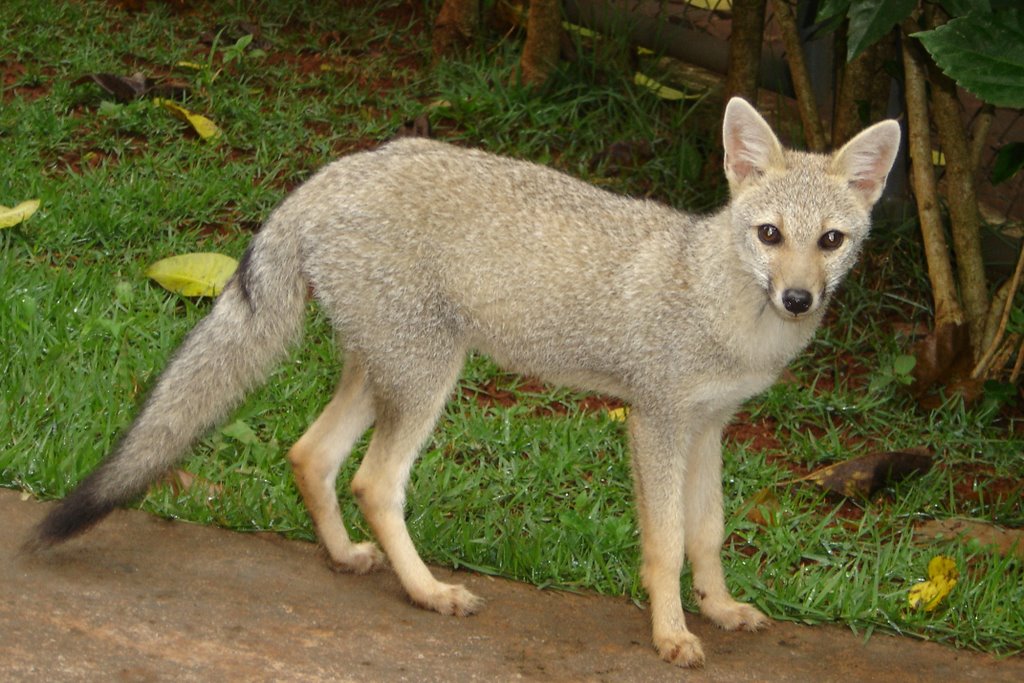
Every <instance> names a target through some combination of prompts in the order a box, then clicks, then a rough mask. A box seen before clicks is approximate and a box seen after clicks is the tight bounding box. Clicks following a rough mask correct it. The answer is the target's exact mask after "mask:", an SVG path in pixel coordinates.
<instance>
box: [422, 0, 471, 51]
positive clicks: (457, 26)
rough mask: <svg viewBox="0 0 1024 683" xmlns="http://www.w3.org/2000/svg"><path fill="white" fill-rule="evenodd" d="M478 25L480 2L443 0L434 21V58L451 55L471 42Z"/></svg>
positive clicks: (432, 44)
mask: <svg viewBox="0 0 1024 683" xmlns="http://www.w3.org/2000/svg"><path fill="white" fill-rule="evenodd" d="M479 25H480V0H444V4H443V5H441V10H440V11H439V12H438V13H437V19H435V20H434V35H433V39H432V42H431V47H432V48H433V50H434V58H435V59H438V58H440V57H443V56H445V55H450V54H453V53H455V52H457V51H459V50H461V49H463V48H465V47H467V46H468V45H469V44H470V43H472V41H473V36H474V35H475V34H476V30H477V27H478V26H479Z"/></svg>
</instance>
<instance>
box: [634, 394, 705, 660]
mask: <svg viewBox="0 0 1024 683" xmlns="http://www.w3.org/2000/svg"><path fill="white" fill-rule="evenodd" d="M678 424H679V423H678V422H676V421H675V420H673V419H671V418H669V417H668V416H664V417H661V418H660V419H658V418H655V417H653V416H651V415H650V414H645V413H644V412H643V411H641V410H640V409H638V408H637V407H635V406H634V408H633V410H632V411H631V412H630V416H629V434H630V446H631V455H632V466H633V481H634V487H635V489H636V494H635V495H636V504H637V512H638V518H639V521H640V540H641V544H642V547H643V566H642V567H641V576H642V578H643V583H644V588H646V589H647V594H648V596H649V599H650V603H651V625H652V629H653V639H654V646H655V647H656V648H657V650H658V654H660V655H661V657H662V659H664V660H666V661H668V662H672V663H673V664H677V665H679V666H701V665H703V664H704V650H703V648H702V647H701V644H700V640H699V639H698V638H697V636H695V635H693V634H692V633H690V631H689V630H688V629H687V628H686V618H685V617H684V616H683V603H682V600H681V599H680V596H679V576H680V573H681V572H682V568H683V533H684V519H683V514H684V504H683V490H684V488H683V487H684V475H685V472H686V459H685V456H684V453H685V450H683V447H685V446H686V443H685V440H684V439H682V438H679V436H678V435H679V434H680V433H685V432H681V431H679V430H677V427H678Z"/></svg>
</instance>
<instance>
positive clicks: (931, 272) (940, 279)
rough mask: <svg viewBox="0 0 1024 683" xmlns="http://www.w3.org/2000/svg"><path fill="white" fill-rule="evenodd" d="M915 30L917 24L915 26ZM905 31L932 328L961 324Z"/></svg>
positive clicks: (911, 140) (915, 62)
mask: <svg viewBox="0 0 1024 683" xmlns="http://www.w3.org/2000/svg"><path fill="white" fill-rule="evenodd" d="M914 30H916V27H914ZM907 33H908V32H906V31H905V32H904V35H903V40H901V41H900V42H901V49H902V52H903V71H904V77H905V79H906V86H905V87H906V98H907V128H908V135H907V142H908V146H909V149H910V161H911V180H912V186H913V189H914V198H915V200H916V202H917V213H918V216H919V217H920V221H921V237H922V239H923V241H924V251H925V258H926V259H927V262H928V278H929V280H931V285H932V297H933V299H934V301H935V327H936V328H940V327H942V326H943V325H944V324H946V323H952V324H954V325H960V324H962V323H963V319H964V314H963V310H962V309H961V308H960V302H959V300H958V299H957V294H956V282H955V280H954V277H953V266H952V264H951V263H950V260H949V246H948V245H947V243H946V236H945V233H944V232H943V230H942V214H941V213H940V212H939V193H938V189H937V187H936V182H935V170H934V169H933V168H932V141H931V127H930V123H929V119H928V94H927V76H926V74H925V68H924V64H923V56H922V55H921V54H920V53H919V52H918V51H919V49H920V48H919V46H917V45H915V44H912V43H911V40H910V39H909V38H908V37H907Z"/></svg>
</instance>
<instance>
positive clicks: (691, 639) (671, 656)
mask: <svg viewBox="0 0 1024 683" xmlns="http://www.w3.org/2000/svg"><path fill="white" fill-rule="evenodd" d="M654 647H656V648H657V649H658V654H659V655H661V658H662V659H664V660H665V661H666V662H669V663H670V664H675V665H676V666H685V667H689V668H694V667H701V666H704V648H702V647H701V645H700V639H699V638H698V637H697V636H695V635H693V634H692V633H690V632H689V631H676V632H674V633H671V634H669V635H668V636H664V637H660V638H659V637H657V636H655V638H654Z"/></svg>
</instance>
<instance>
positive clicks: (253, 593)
mask: <svg viewBox="0 0 1024 683" xmlns="http://www.w3.org/2000/svg"><path fill="white" fill-rule="evenodd" d="M47 505H48V504H46V503H39V502H36V501H34V500H31V499H26V498H25V496H23V495H22V494H20V493H18V492H16V491H9V490H0V520H3V521H2V524H0V680H4V681H36V680H38V681H44V680H45V681H79V680H104V681H110V680H114V681H171V680H173V681H236V680H237V681H491V680H496V681H513V680H527V681H627V682H628V681H669V680H671V681H676V680H686V681H928V682H929V683H935V682H939V681H941V682H946V681H957V680H965V681H967V680H977V681H1015V682H1019V681H1024V658H1022V657H1016V658H1012V659H1009V660H1002V661H1000V660H997V659H995V658H993V657H989V656H985V655H980V654H976V653H972V652H964V651H958V650H954V649H952V648H948V647H943V646H939V645H936V644H933V643H922V642H919V641H915V640H911V639H907V638H894V637H888V636H875V637H873V638H871V640H870V641H868V642H867V644H865V643H864V642H863V641H862V639H861V638H858V637H856V636H854V635H853V634H852V633H850V632H849V631H848V630H844V629H841V628H833V627H814V628H811V627H804V626H798V625H795V624H790V623H776V624H774V625H773V626H772V628H770V629H768V630H767V631H764V632H761V633H754V634H750V633H726V632H723V631H718V630H716V629H715V628H714V627H712V626H710V625H709V624H708V623H707V622H705V621H704V620H703V619H701V618H700V617H699V616H697V615H693V616H692V617H690V619H689V623H690V624H691V627H692V629H693V630H694V631H695V632H696V633H697V634H698V635H699V636H700V637H701V638H702V639H703V641H704V648H705V652H706V653H707V659H708V664H707V666H706V668H704V669H702V670H696V671H687V670H682V669H677V668H676V667H673V666H671V665H668V664H665V663H663V662H662V661H661V660H659V659H658V657H657V655H656V654H655V653H654V650H653V648H652V647H651V646H650V645H649V641H648V639H649V626H648V621H647V619H648V617H647V614H646V612H645V611H644V610H641V609H639V608H637V607H636V606H635V605H633V604H631V603H629V602H628V601H626V600H624V599H621V598H606V597H597V596H593V595H575V594H569V593H562V592H556V591H541V590H538V589H536V588H533V587H530V586H526V585H522V584H518V583H514V582H510V581H504V580H499V579H492V578H488V577H485V576H478V575H474V574H469V573H463V572H457V573H455V576H454V577H452V572H451V571H449V570H444V569H436V570H435V571H437V572H438V575H439V576H440V575H443V576H445V577H446V579H449V580H452V579H453V580H456V581H460V582H464V583H466V584H467V585H468V586H469V587H470V588H471V589H472V590H473V591H475V592H476V593H478V594H479V595H482V596H484V597H486V598H487V600H488V603H487V605H486V607H485V609H484V610H483V612H482V613H481V614H480V615H477V616H474V617H469V618H466V619H458V618H455V617H442V616H440V615H437V614H433V613H429V612H425V611H423V610H420V609H417V608H415V607H412V606H410V605H409V603H408V602H407V601H406V600H405V598H404V596H403V593H402V591H401V589H400V587H399V585H398V583H397V581H396V580H395V578H394V576H393V575H392V574H391V573H390V572H388V571H383V572H378V573H376V574H371V575H368V576H348V575H344V574H335V573H333V572H331V571H330V570H329V569H328V568H327V566H326V564H325V563H324V562H323V561H322V559H321V557H320V555H319V553H318V551H317V549H316V547H315V546H313V545H312V544H309V543H301V542H295V541H287V540H283V539H281V538H280V537H278V536H276V535H272V534H240V533H233V532H229V531H224V530H222V529H214V528H206V527H200V526H194V525H190V524H184V523H180V522H168V521H163V520H160V519H158V518H155V517H153V516H150V515H147V514H145V513H142V512H138V511H119V512H117V513H115V514H114V515H112V516H111V517H110V518H109V519H107V520H105V521H104V522H103V523H101V524H100V525H99V526H98V527H97V528H95V529H94V530H93V531H91V532H90V533H88V534H86V535H85V536H84V537H82V538H80V539H76V540H74V541H71V542H70V543H68V544H66V545H64V546H62V547H59V548H56V549H54V550H52V551H49V552H48V553H45V554H43V555H40V556H31V555H24V554H21V553H20V552H19V550H18V549H19V547H20V545H21V542H22V541H23V539H24V538H25V536H26V534H27V533H28V531H29V529H30V528H31V526H32V525H33V524H34V523H35V522H36V521H38V520H39V519H40V518H41V517H42V514H43V512H44V511H45V509H46V507H47Z"/></svg>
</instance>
